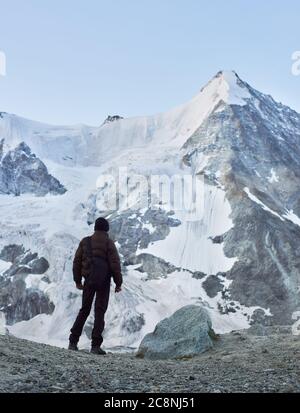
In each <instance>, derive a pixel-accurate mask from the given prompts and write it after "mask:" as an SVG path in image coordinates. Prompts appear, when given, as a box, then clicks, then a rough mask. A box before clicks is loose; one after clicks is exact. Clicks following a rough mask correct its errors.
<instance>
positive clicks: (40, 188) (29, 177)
mask: <svg viewBox="0 0 300 413" xmlns="http://www.w3.org/2000/svg"><path fill="white" fill-rule="evenodd" d="M1 158H2V160H1ZM0 160H1V161H0V194H14V195H21V194H24V193H32V194H35V195H37V196H44V195H46V194H48V193H50V194H55V195H61V194H64V193H65V192H66V189H65V188H64V187H63V185H61V183H60V182H59V181H58V180H57V179H56V178H54V177H53V176H52V175H50V174H49V172H48V169H47V167H46V165H45V164H44V163H43V162H42V161H41V160H40V159H39V158H37V157H36V156H35V155H34V154H33V153H32V152H31V149H30V148H29V146H28V145H26V144H25V143H24V142H22V143H20V144H19V145H18V146H17V147H16V148H15V149H13V150H10V151H8V152H7V153H6V154H3V140H2V142H1V144H0Z"/></svg>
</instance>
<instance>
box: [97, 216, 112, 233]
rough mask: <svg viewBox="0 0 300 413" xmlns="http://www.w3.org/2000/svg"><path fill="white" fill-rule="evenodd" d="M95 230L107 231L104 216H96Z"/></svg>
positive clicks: (107, 225)
mask: <svg viewBox="0 0 300 413" xmlns="http://www.w3.org/2000/svg"><path fill="white" fill-rule="evenodd" d="M95 231H105V232H108V231H109V223H108V221H107V220H106V219H105V218H98V219H96V222H95Z"/></svg>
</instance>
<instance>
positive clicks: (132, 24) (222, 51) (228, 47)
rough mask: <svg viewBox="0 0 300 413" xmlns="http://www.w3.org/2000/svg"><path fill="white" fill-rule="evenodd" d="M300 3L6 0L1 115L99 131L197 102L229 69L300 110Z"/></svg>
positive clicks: (0, 11) (0, 44)
mask: <svg viewBox="0 0 300 413" xmlns="http://www.w3.org/2000/svg"><path fill="white" fill-rule="evenodd" d="M299 16H300V2H299V0H285V1H282V0H272V1H262V0H248V1H247V0H228V1H224V0H209V1H204V0H203V1H202V0H106V1H104V0H26V1H25V0H9V1H7V0H0V50H3V51H4V52H5V53H6V56H7V76H6V77H0V111H7V112H12V113H16V114H18V115H22V116H25V117H28V118H31V119H35V120H41V121H45V122H49V123H57V124H72V123H87V124H91V125H99V124H101V123H102V121H103V120H104V118H105V117H106V116H107V115H108V114H120V115H123V116H136V115H144V114H153V113H156V112H160V111H164V110H167V109H170V108H172V107H174V106H176V105H178V104H181V103H184V102H185V101H188V100H189V99H191V98H192V97H193V96H194V95H195V94H196V93H197V92H198V90H199V89H200V88H201V87H202V86H203V85H204V84H205V83H206V82H207V81H208V80H209V79H210V78H211V77H212V76H214V75H215V73H216V72H217V71H219V70H220V69H226V70H228V69H234V70H236V71H237V72H238V74H239V75H240V77H242V78H243V79H244V80H247V81H248V82H249V83H250V84H252V85H253V86H254V87H256V88H257V89H259V90H261V91H263V92H266V93H270V94H272V95H273V96H274V97H275V98H276V99H277V100H280V101H282V102H283V103H286V104H288V105H290V106H292V107H293V108H295V109H297V110H298V111H299V112H300V100H299V96H300V76H299V77H295V76H292V74H291V65H292V60H291V54H292V52H293V51H295V50H300V32H299V26H300V24H299Z"/></svg>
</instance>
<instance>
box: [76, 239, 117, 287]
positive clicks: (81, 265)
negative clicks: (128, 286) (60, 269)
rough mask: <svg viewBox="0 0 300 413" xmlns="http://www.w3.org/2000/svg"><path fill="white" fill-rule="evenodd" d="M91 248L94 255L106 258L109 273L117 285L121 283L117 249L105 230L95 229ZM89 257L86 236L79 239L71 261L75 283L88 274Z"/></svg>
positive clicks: (78, 282)
mask: <svg viewBox="0 0 300 413" xmlns="http://www.w3.org/2000/svg"><path fill="white" fill-rule="evenodd" d="M91 244H92V250H93V255H94V256H96V257H103V258H106V259H107V261H108V264H109V268H110V271H111V275H112V277H113V279H114V282H115V284H116V286H117V287H120V286H121V285H122V273H121V264H120V257H119V253H118V250H117V248H116V246H115V243H114V242H113V241H112V240H111V239H110V238H109V236H108V234H107V232H104V231H95V233H94V234H93V235H92V242H91ZM89 269H90V259H89V257H88V251H87V242H86V238H84V239H83V240H82V241H80V244H79V247H78V249H77V251H76V253H75V257H74V261H73V277H74V281H75V282H76V284H80V283H81V281H82V277H84V278H86V277H87V276H88V274H89Z"/></svg>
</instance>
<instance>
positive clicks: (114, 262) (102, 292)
mask: <svg viewBox="0 0 300 413" xmlns="http://www.w3.org/2000/svg"><path fill="white" fill-rule="evenodd" d="M108 231H109V223H108V221H107V220H106V219H104V218H98V219H97V220H96V222H95V232H94V234H93V235H92V236H91V237H86V238H84V239H83V240H82V241H81V242H80V244H79V247H78V249H77V251H76V254H75V257H74V262H73V277H74V281H75V283H76V288H77V289H79V290H83V295H82V308H81V310H80V311H79V314H78V316H77V318H76V321H75V323H74V325H73V327H72V329H71V335H70V338H69V342H70V343H69V350H78V347H77V344H78V341H79V338H80V336H81V334H82V330H83V327H84V324H85V322H86V320H87V318H88V316H89V315H90V312H91V308H92V304H93V300H94V297H95V296H96V301H95V322H94V328H93V331H92V348H91V352H92V353H94V354H99V355H104V354H106V353H105V351H104V350H102V349H101V344H102V342H103V338H102V333H103V330H104V325H105V323H104V316H105V313H106V310H107V307H108V301H109V293H110V283H111V277H113V280H114V282H115V284H116V288H115V292H116V293H119V292H120V291H121V286H122V273H121V265H120V257H119V254H118V250H117V248H116V246H115V244H114V242H113V241H112V240H111V239H110V238H109V236H108ZM82 278H84V280H85V282H84V285H83V284H82Z"/></svg>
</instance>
